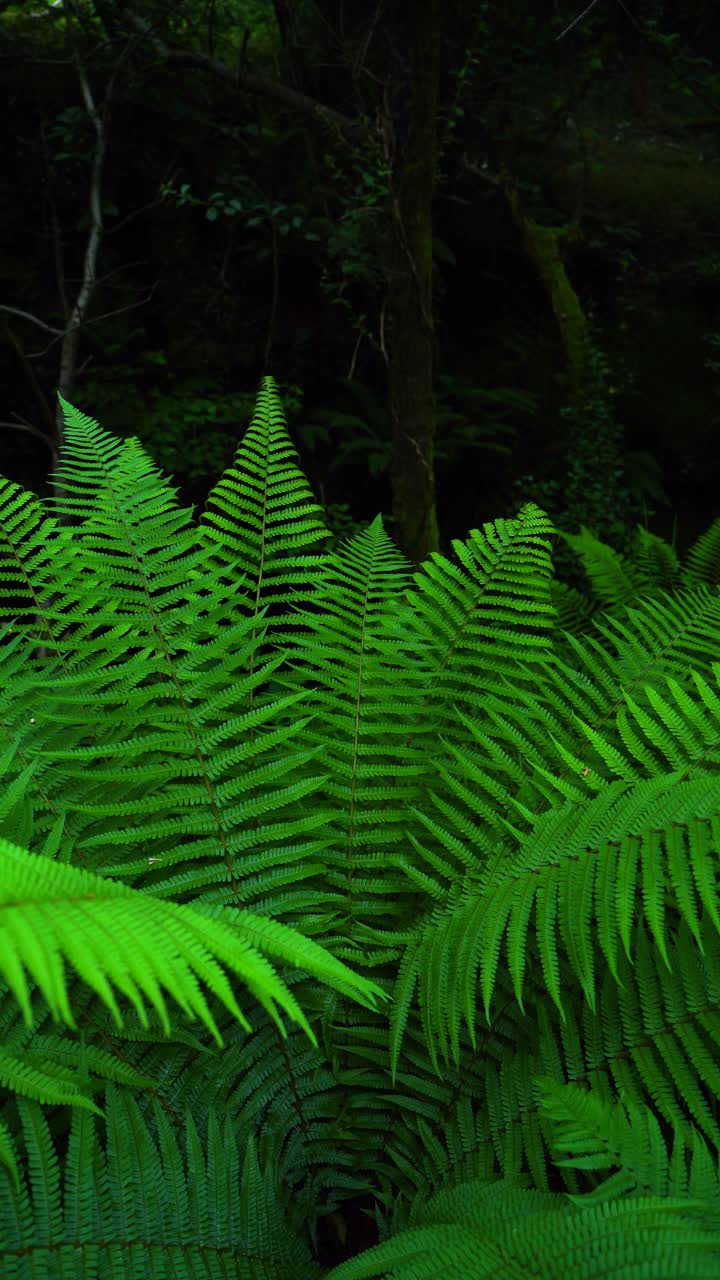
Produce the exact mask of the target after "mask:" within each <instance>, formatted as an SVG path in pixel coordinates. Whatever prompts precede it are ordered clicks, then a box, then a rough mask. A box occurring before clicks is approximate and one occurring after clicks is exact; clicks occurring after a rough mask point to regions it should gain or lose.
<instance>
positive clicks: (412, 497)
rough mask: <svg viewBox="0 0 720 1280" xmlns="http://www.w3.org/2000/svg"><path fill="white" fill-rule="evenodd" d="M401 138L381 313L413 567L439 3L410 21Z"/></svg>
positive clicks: (427, 533) (424, 513)
mask: <svg viewBox="0 0 720 1280" xmlns="http://www.w3.org/2000/svg"><path fill="white" fill-rule="evenodd" d="M409 34H410V35H411V39H412V53H411V58H412V64H411V79H410V86H409V94H408V115H407V128H406V130H405V133H406V136H405V139H404V145H403V146H402V149H401V154H400V156H399V157H398V162H397V166H396V169H395V174H394V177H393V183H392V189H391V196H390V200H391V226H390V241H389V246H388V261H387V284H388V290H387V303H386V317H387V324H388V329H389V334H390V342H389V357H388V366H387V376H388V397H389V405H390V414H391V419H392V427H393V455H392V463H391V471H390V476H391V484H392V494H393V515H394V517H395V521H396V524H395V530H394V536H395V539H396V541H397V543H398V545H399V547H400V549H401V550H402V551H404V553H405V555H406V556H407V557H408V559H409V560H411V561H412V563H413V564H415V565H419V564H420V563H421V562H422V561H423V560H424V559H425V558H426V557H427V556H428V554H429V553H430V552H431V551H437V550H438V547H439V539H438V526H437V514H436V509H435V466H434V450H435V402H434V395H433V372H434V321H433V257H432V205H433V196H434V193H435V182H436V167H437V149H438V136H437V98H438V55H439V50H440V46H441V17H440V6H439V0H419V2H418V4H417V5H416V7H415V8H414V9H413V13H412V19H411V31H410V33H409Z"/></svg>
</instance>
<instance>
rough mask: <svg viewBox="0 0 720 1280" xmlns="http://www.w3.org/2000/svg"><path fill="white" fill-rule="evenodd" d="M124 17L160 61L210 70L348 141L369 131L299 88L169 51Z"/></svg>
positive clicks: (140, 22)
mask: <svg viewBox="0 0 720 1280" xmlns="http://www.w3.org/2000/svg"><path fill="white" fill-rule="evenodd" d="M124 16H125V17H126V18H127V20H128V21H129V22H130V23H131V24H132V25H133V26H134V28H135V30H136V31H140V32H142V33H143V35H145V36H146V37H147V39H148V41H149V42H150V43H151V44H152V46H153V48H154V49H155V50H156V52H157V53H158V54H159V56H160V57H161V58H162V60H163V62H165V63H167V64H168V65H172V66H176V67H198V68H202V69H203V70H204V71H210V72H211V73H212V74H213V75H214V76H217V77H218V78H219V79H221V80H225V81H226V82H228V83H229V84H231V85H232V86H233V88H235V89H240V90H243V91H244V92H246V93H257V94H259V95H260V96H261V97H264V98H272V99H274V100H275V102H279V103H281V105H282V106H284V107H288V108H289V109H290V110H291V111H298V112H300V113H301V114H302V115H304V116H306V117H308V118H310V119H312V120H314V121H315V123H316V124H318V125H324V126H325V127H327V128H330V129H332V130H333V132H334V133H336V134H338V135H339V136H340V137H342V138H344V139H345V141H347V142H350V143H360V142H364V141H365V140H366V139H367V136H368V131H367V128H366V126H365V125H364V124H361V123H360V122H359V121H358V120H352V119H351V118H350V117H349V116H345V115H343V114H342V113H341V112H339V111H334V110H333V109H332V107H326V106H325V105H324V104H323V103H321V102H317V101H316V100H315V99H314V98H310V97H308V95H307V94H305V93H301V92H300V90H299V89H291V88H290V86H289V85H286V84H280V83H279V82H278V81H275V80H266V79H265V78H264V77H263V76H256V75H253V74H252V73H251V72H248V71H245V70H244V69H237V68H234V67H229V66H228V65H227V63H225V62H220V61H219V60H218V59H217V58H211V57H210V56H209V54H207V53H200V52H199V51H195V50H194V49H172V48H170V46H169V45H167V44H166V43H165V41H164V40H162V39H161V37H160V36H159V35H157V33H156V32H155V31H154V30H153V28H152V27H151V25H150V23H149V22H147V21H146V20H145V19H144V18H140V17H139V16H138V15H137V14H135V13H132V12H131V11H130V10H129V9H128V10H125V15H124Z"/></svg>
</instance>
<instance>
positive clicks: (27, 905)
mask: <svg viewBox="0 0 720 1280" xmlns="http://www.w3.org/2000/svg"><path fill="white" fill-rule="evenodd" d="M0 853H1V854H2V866H1V871H0V894H1V895H2V899H3V902H4V906H5V909H4V913H3V922H2V932H3V935H4V936H3V945H2V948H0V971H1V972H2V974H3V977H4V978H5V980H6V981H7V983H8V985H9V986H10V988H11V989H12V991H13V992H14V994H15V996H16V998H17V1000H18V1003H19V1004H20V1007H21V1008H22V1011H23V1014H24V1016H25V1020H26V1023H27V1025H28V1026H30V1025H31V1023H32V1014H31V1008H30V1003H29V1000H28V986H27V979H26V977H25V970H27V971H28V972H29V973H30V974H31V975H32V977H33V978H34V979H35V981H36V982H37V984H38V986H39V987H40V989H41V991H42V993H43V995H44V997H45V999H46V1000H47V1002H48V1005H49V1007H50V1010H51V1012H52V1014H53V1017H54V1018H56V1019H57V1020H62V1021H63V1022H65V1023H66V1024H67V1025H68V1026H70V1027H73V1028H74V1027H75V1025H76V1024H75V1021H74V1018H73V1014H72V1011H71V1009H70V1005H69V1003H68V994H67V988H66V985H65V979H64V974H63V968H62V963H61V960H60V957H61V956H64V957H65V958H66V959H67V960H68V961H69V962H70V964H71V965H72V967H73V969H75V971H76V972H77V973H78V974H79V975H80V977H81V978H83V980H84V981H85V982H87V983H88V984H89V985H90V986H91V987H92V988H93V989H94V990H95V991H96V992H97V994H98V995H99V996H100V999H101V1000H102V1001H103V1002H104V1003H105V1004H106V1005H107V1007H108V1008H109V1009H110V1011H111V1013H112V1015H113V1018H114V1019H115V1021H116V1023H117V1025H118V1026H122V1016H121V1014H120V1010H119V1009H118V1006H117V1002H116V1000H115V996H114V993H113V991H112V988H111V986H110V984H109V982H108V978H109V979H111V980H112V982H113V983H114V984H115V986H116V987H118V988H119V990H121V991H122V992H123V993H124V994H125V995H126V996H127V997H128V998H129V999H130V1000H131V1001H132V1003H133V1005H134V1006H135V1009H136V1011H137V1014H138V1017H139V1018H140V1021H141V1023H142V1024H143V1026H147V1025H148V1023H147V1014H146V1012H145V1008H144V1005H143V1003H142V998H141V996H142V995H145V996H146V997H147V998H148V999H149V1000H150V1002H151V1003H152V1004H153V1006H154V1007H155V1009H156V1011H157V1013H158V1016H159V1018H160V1020H161V1022H162V1025H163V1028H164V1030H165V1032H166V1034H169V1031H170V1021H169V1018H168V1014H167V1009H166V1006H165V1002H164V999H163V995H162V992H161V990H160V985H159V984H160V983H162V985H163V986H165V987H166V989H167V990H168V991H170V992H171V994H172V996H173V998H174V999H175V1000H177V1002H178V1004H180V1006H181V1007H182V1009H183V1010H184V1012H185V1013H186V1014H187V1015H188V1016H189V1017H190V1018H191V1019H193V1018H194V1017H197V1016H199V1017H200V1018H201V1019H202V1021H203V1022H204V1023H205V1025H206V1026H207V1027H209V1028H210V1030H211V1031H212V1033H213V1035H214V1036H215V1039H216V1040H217V1042H218V1043H219V1044H221V1043H222V1040H221V1038H220V1033H219V1031H218V1029H217V1026H216V1024H215V1021H214V1019H213V1016H212V1014H211V1012H210V1009H209V1007H208V1005H207V1003H206V1001H205V999H204V997H203V995H202V993H201V991H200V989H199V987H198V985H197V981H196V979H195V973H197V974H198V975H199V976H201V977H202V978H203V979H204V980H205V982H206V983H207V984H208V986H209V987H210V988H211V989H212V991H213V992H214V993H215V995H216V996H217V997H218V998H219V999H220V1000H221V1001H222V1002H223V1004H224V1005H225V1006H226V1008H228V1009H229V1010H230V1011H231V1012H232V1013H233V1014H234V1015H235V1017H236V1018H237V1019H238V1021H239V1022H240V1023H241V1024H242V1025H243V1026H244V1027H245V1028H246V1029H248V1030H249V1026H250V1024H249V1023H248V1022H247V1019H246V1018H245V1016H244V1015H243V1013H242V1012H241V1010H240V1008H239V1006H238V1004H237V1002H236V1000H235V997H234V996H233V994H232V991H231V990H230V986H229V984H228V981H227V978H226V977H225V975H224V973H223V972H222V970H221V969H220V968H219V967H218V964H217V960H222V961H223V962H224V963H225V964H226V965H227V966H228V968H230V969H233V970H234V971H235V972H236V973H237V974H239V975H240V976H241V977H242V979H243V981H244V982H245V984H246V985H247V986H248V987H249V988H250V990H251V991H252V992H253V993H254V995H255V996H256V997H257V999H258V1000H259V1001H260V1003H261V1004H263V1006H264V1007H265V1009H266V1010H267V1012H268V1013H269V1014H270V1016H271V1017H272V1018H273V1019H274V1021H275V1022H276V1024H277V1026H278V1028H279V1029H280V1031H281V1033H282V1034H285V1032H284V1028H283V1025H282V1022H281V1021H280V1019H279V1017H278V1014H277V1011H276V1009H275V1007H274V1002H275V1001H277V1003H278V1004H279V1005H280V1006H281V1008H283V1009H284V1010H285V1011H286V1012H287V1013H288V1014H289V1015H290V1017H291V1018H292V1019H294V1020H296V1021H297V1022H299V1024H300V1025H301V1026H302V1027H303V1029H304V1030H305V1031H306V1033H307V1034H308V1036H309V1037H310V1039H311V1041H312V1042H313V1043H316V1041H315V1035H314V1032H313V1031H312V1029H311V1027H310V1025H309V1023H308V1021H307V1019H306V1017H305V1015H304V1014H303V1013H302V1011H301V1010H300V1008H299V1006H298V1004H297V1001H296V1000H295V998H294V997H293V996H292V994H291V993H290V991H289V990H288V989H287V988H286V987H285V986H284V984H283V983H282V982H281V981H280V980H279V979H278V978H277V976H276V974H275V973H274V971H273V969H272V967H271V966H270V965H269V964H268V962H267V961H266V960H264V959H263V957H262V956H261V954H259V950H258V948H266V949H269V950H274V951H275V953H276V954H278V955H283V956H284V957H285V958H286V959H289V960H290V961H291V962H292V963H295V964H302V963H303V957H305V959H306V961H308V962H309V963H310V964H311V966H312V968H313V969H314V970H315V973H316V976H318V977H321V979H322V977H323V975H324V978H325V979H328V978H330V981H331V982H339V985H340V988H341V989H342V990H344V991H346V992H348V993H352V992H353V990H355V991H357V993H358V994H359V995H360V998H361V999H367V998H368V996H369V995H370V993H374V994H380V995H383V994H384V993H382V992H381V991H380V990H379V988H377V987H375V984H373V983H371V982H368V980H367V979H364V978H356V977H355V975H353V974H351V973H350V971H349V970H346V969H345V966H344V965H343V964H342V963H341V962H340V961H337V960H335V959H333V958H332V957H328V956H326V955H325V953H324V952H323V951H322V950H321V948H319V947H318V946H317V944H316V943H313V942H312V941H311V940H310V939H308V938H301V937H298V938H297V941H296V945H293V943H292V941H291V938H292V937H293V936H294V935H292V933H291V932H290V931H289V930H286V929H284V927H283V926H282V925H280V924H278V923H276V922H274V921H270V920H263V919H262V918H261V917H258V918H253V917H252V916H251V915H250V914H247V915H244V914H236V913H232V914H227V913H224V912H223V910H222V909H221V908H219V907H216V908H211V907H209V906H207V905H202V906H201V908H199V909H198V910H194V909H193V908H191V907H186V906H179V905H177V904H175V903H161V902H158V901H157V900H153V899H151V898H149V897H147V896H144V895H142V894H139V893H137V892H136V891H135V890H133V889H131V888H129V887H128V886H127V885H124V884H121V883H120V882H117V881H111V880H104V879H100V878H99V877H97V876H95V875H93V874H92V873H91V872H88V871H85V870H83V869H81V868H79V867H69V866H60V865H58V864H57V863H55V862H51V861H49V860H46V859H43V858H40V857H38V856H35V855H32V854H29V853H27V852H26V851H25V850H22V849H18V848H16V847H14V846H12V845H11V844H10V843H9V842H8V841H6V840H1V841H0ZM48 895H49V897H50V899H51V900H52V902H53V904H57V903H59V902H60V903H62V915H61V914H60V913H59V911H58V910H57V909H55V910H51V909H48V906H47V905H45V906H43V899H47V898H48ZM230 921H232V924H230ZM110 935H112V937H113V947H112V948H108V945H107V939H108V936H110ZM251 940H252V941H251ZM23 966H24V967H23ZM330 975H332V976H330Z"/></svg>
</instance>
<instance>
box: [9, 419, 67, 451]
mask: <svg viewBox="0 0 720 1280" xmlns="http://www.w3.org/2000/svg"><path fill="white" fill-rule="evenodd" d="M0 427H3V428H4V429H5V430H7V431H25V432H27V434H28V435H29V436H35V438H36V439H37V440H42V442H43V444H46V445H47V447H48V449H49V450H50V452H51V453H52V455H53V457H55V445H54V444H53V442H52V440H51V439H50V436H46V435H45V433H44V432H43V431H38V428H37V427H31V426H30V425H29V424H28V423H25V422H0Z"/></svg>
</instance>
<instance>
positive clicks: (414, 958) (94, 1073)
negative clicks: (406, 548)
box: [0, 378, 720, 1280]
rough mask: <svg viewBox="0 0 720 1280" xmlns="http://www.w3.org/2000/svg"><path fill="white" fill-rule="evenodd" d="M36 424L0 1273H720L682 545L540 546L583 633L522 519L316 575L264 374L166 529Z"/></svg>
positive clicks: (13, 748) (18, 692)
mask: <svg viewBox="0 0 720 1280" xmlns="http://www.w3.org/2000/svg"><path fill="white" fill-rule="evenodd" d="M63 407H64V410H65V416H66V444H65V450H64V454H63V458H62V462H61V467H60V472H59V474H58V477H57V495H58V496H57V497H56V498H55V500H53V501H50V500H48V501H46V502H41V501H40V500H39V499H38V498H36V497H35V496H34V495H31V494H29V493H26V492H23V491H22V490H20V489H19V488H18V487H17V486H16V485H14V484H11V483H9V482H7V481H0V530H1V531H2V537H1V540H0V616H2V618H3V622H4V625H3V630H2V635H1V639H2V644H0V668H1V669H0V724H1V725H2V742H1V743H0V771H1V773H2V782H3V785H2V791H1V792H0V902H1V905H2V910H1V913H0V1024H1V1025H2V1038H1V1039H0V1082H1V1084H2V1092H1V1093H0V1274H2V1276H3V1278H5V1277H7V1278H8V1280H10V1278H13V1280H14V1278H15V1277H17V1278H18V1280H19V1278H21V1277H22V1278H23V1280H24V1278H25V1277H28V1278H29V1277H33V1278H38V1280H39V1278H40V1277H52V1278H53V1280H54V1278H55V1277H57V1280H61V1278H62V1280H80V1277H82V1278H83V1280H92V1278H93V1277H107V1276H112V1277H113V1280H124V1277H128V1278H129V1277H143V1278H147V1277H152V1280H156V1278H157V1280H161V1278H162V1277H167V1278H168V1280H170V1278H171V1277H172V1280H181V1278H183V1280H184V1277H200V1276H202V1277H229V1276H233V1277H242V1278H246V1280H260V1278H261V1277H263V1278H269V1277H272V1278H273V1280H311V1278H312V1277H319V1276H326V1277H329V1276H332V1277H333V1280H360V1278H361V1277H373V1276H392V1277H393V1278H394V1280H424V1278H427V1280H431V1278H432V1280H437V1278H438V1277H443V1280H450V1278H451V1277H456V1276H458V1277H459V1276H462V1277H463V1278H464V1280H481V1278H484V1277H487V1280H490V1278H492V1280H504V1278H505V1277H507V1278H508V1280H510V1277H513V1278H514V1277H525V1276H529V1275H532V1276H535V1277H547V1278H548V1280H549V1278H552V1277H560V1276H562V1277H565V1276H567V1275H572V1276H575V1277H578V1280H584V1278H585V1277H587V1278H590V1277H600V1276H602V1277H609V1276H616V1277H623V1278H625V1277H627V1278H628V1280H630V1277H634V1276H638V1277H639V1276H640V1275H642V1276H647V1277H670V1276H673V1277H677V1276H683V1277H686V1276H687V1277H690V1276H705V1277H716V1276H717V1275H718V1274H720V1177H719V1175H718V1164H717V1161H718V1151H719V1150H720V1113H719V1110H718V1100H719V1099H720V1069H719V1068H718V1065H717V1058H718V1045H720V915H719V913H718V893H717V867H718V854H719V852H720V690H719V689H718V683H719V681H720V662H718V661H717V660H716V659H717V656H718V642H719V641H720V598H719V597H718V592H717V586H716V583H717V581H718V577H719V574H718V565H719V564H720V556H719V555H718V548H719V547H720V537H718V535H717V533H716V532H715V531H713V530H711V531H710V533H709V534H708V535H707V536H706V538H705V539H704V540H701V542H700V543H699V544H698V545H697V547H696V548H695V549H694V551H693V552H692V553H691V555H690V557H689V562H688V566H686V571H683V570H681V569H680V567H679V565H678V564H677V562H676V561H675V560H673V559H672V556H671V555H669V554H668V552H669V549H666V551H663V550H662V548H661V547H660V546H659V544H658V545H656V543H654V542H652V540H651V539H650V536H649V535H648V536H647V538H646V539H645V541H644V542H643V541H642V539H641V543H640V548H639V552H638V555H637V556H636V558H635V559H634V560H633V561H632V563H631V562H629V561H628V562H621V561H620V560H619V559H618V558H617V556H616V558H615V560H614V561H612V563H611V562H610V561H609V560H608V555H611V556H612V555H615V553H608V554H606V552H607V549H604V550H603V548H602V545H601V544H598V543H596V542H593V540H592V537H591V535H589V534H587V533H586V532H584V533H583V534H582V535H578V538H579V540H578V541H577V542H576V550H579V551H580V552H581V553H582V554H583V555H584V557H585V563H586V567H587V568H588V571H589V573H590V575H591V578H593V575H594V578H593V581H594V584H595V586H596V588H597V592H598V595H599V596H600V599H601V602H602V604H603V605H604V606H605V608H604V611H603V612H602V613H600V614H596V616H594V617H593V618H592V619H591V618H590V616H589V614H590V612H591V606H590V605H588V604H586V603H584V602H583V600H582V598H581V597H579V596H578V595H577V594H576V593H573V592H571V591H569V589H567V588H563V587H562V585H561V584H559V583H558V582H556V580H555V579H554V578H553V572H552V560H551V538H552V536H553V533H554V530H553V527H552V525H551V524H550V521H549V520H548V518H547V517H546V516H545V515H544V513H543V512H542V511H540V510H539V509H538V508H537V507H535V506H533V505H528V506H526V507H524V508H523V509H522V510H521V511H520V513H519V514H518V515H517V516H516V517H515V518H514V519H512V520H497V521H495V522H494V523H492V524H488V525H485V527H484V528H483V530H482V531H479V530H473V531H472V532H471V534H470V536H469V537H468V539H467V540H466V541H465V542H456V543H454V544H453V547H454V552H455V555H454V557H453V559H448V558H446V557H444V556H441V555H433V556H431V557H430V559H429V560H428V561H427V562H426V563H425V564H424V565H423V566H422V569H421V570H420V571H419V572H417V573H415V574H414V575H413V574H412V572H411V570H410V566H409V565H408V564H407V563H406V561H405V560H404V558H403V557H402V556H401V555H400V553H399V552H398V551H397V550H396V549H395V547H394V546H393V544H392V543H391V541H390V540H389V539H388V537H387V536H386V534H385V532H384V530H383V528H382V524H381V521H380V520H379V519H377V520H375V521H374V523H373V524H371V525H370V527H369V528H368V529H366V530H365V531H364V532H362V533H360V534H358V535H356V536H355V537H354V538H353V539H352V540H350V541H348V542H347V543H346V544H344V545H343V546H341V547H340V549H339V550H336V551H333V552H327V551H325V550H323V548H324V547H325V545H326V540H327V538H328V530H327V528H326V526H325V523H324V520H323V514H322V511H321V510H320V509H319V508H318V507H317V505H316V504H315V502H314V501H313V498H312V494H311V492H310V489H309V486H308V484H307V482H306V480H305V478H304V477H303V475H302V473H301V472H300V470H299V469H298V467H297V464H296V455H295V452H294V450H293V447H292V444H291V442H290V439H289V437H288V434H287V430H286V426H285V422H284V419H283V415H282V410H281V407H280V403H279V400H278V396H277V392H276V388H275V385H274V383H273V382H272V379H270V378H266V379H264V381H263V385H262V388H261V391H260V394H259V396H258V401H257V407H256V412H255V416H254V419H253V421H252V423H251V425H250V427H249V428H248V430H247V433H246V434H245V437H244V439H243V441H242V443H241V445H240V446H239V448H238V451H237V454H236V458H235V461H234V464H233V466H232V467H231V468H229V470H228V471H227V472H226V473H225V475H224V476H223V477H222V478H221V480H220V481H219V483H218V484H217V486H216V487H215V489H214V490H213V491H212V493H211V494H210V497H209V499H208V502H207V506H206V509H205V511H204V512H203V514H202V516H201V517H200V520H199V522H198V523H194V522H193V519H192V514H191V513H190V512H188V511H186V510H183V509H182V508H181V507H180V506H179V505H178V502H177V499H176V494H175V492H174V491H173V489H172V488H171V487H170V486H169V485H168V483H167V482H166V481H165V480H164V479H163V478H162V477H161V475H160V474H159V473H158V471H157V469H156V468H155V467H154V466H153V464H152V461H151V460H150V458H149V457H148V456H147V454H146V453H145V451H144V450H143V448H142V447H141V446H140V444H139V443H138V441H137V440H135V439H132V440H128V441H118V440H115V439H113V438H112V437H110V436H109V435H107V434H106V433H105V432H104V431H102V430H101V429H100V428H99V427H98V426H97V424H96V423H95V422H93V421H92V420H91V419H89V418H86V417H84V416H83V415H82V414H80V413H79V412H78V411H77V410H76V409H74V408H72V406H70V405H68V404H64V405H63ZM652 565H655V570H652ZM653 573H654V574H655V576H654V577H653ZM193 1023H195V1024H196V1025H195V1026H192V1024H193ZM360 1204H363V1205H367V1204H371V1205H372V1213H371V1215H370V1218H371V1221H370V1222H369V1226H370V1228H371V1229H372V1230H374V1233H375V1234H374V1237H371V1239H374V1240H375V1241H377V1243H376V1244H374V1245H373V1247H371V1248H367V1249H365V1250H364V1252H361V1253H358V1254H357V1256H355V1257H351V1256H349V1257H348V1258H347V1260H346V1261H344V1262H342V1263H341V1264H340V1265H339V1266H338V1267H337V1268H334V1269H333V1270H332V1271H328V1270H327V1267H328V1265H329V1260H330V1254H329V1252H328V1250H327V1248H325V1249H323V1247H322V1245H321V1237H322V1235H323V1232H325V1234H327V1224H328V1223H334V1225H335V1231H336V1235H337V1237H338V1239H341V1238H344V1236H345V1234H346V1233H347V1232H348V1231H350V1234H351V1235H352V1229H353V1222H354V1216H353V1215H355V1218H357V1213H356V1211H355V1210H356V1206H358V1205H360ZM366 1217H367V1214H366ZM348 1252H351V1250H348Z"/></svg>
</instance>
